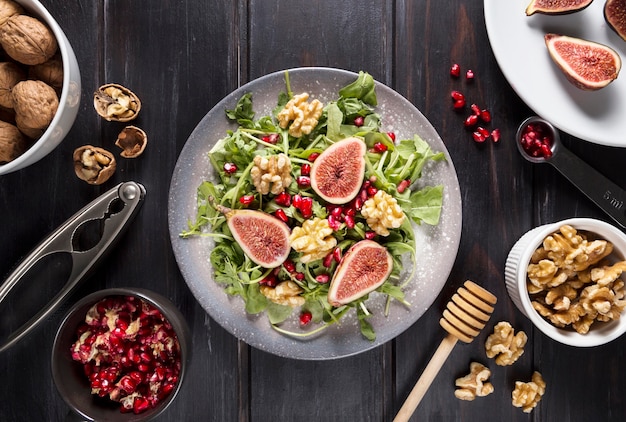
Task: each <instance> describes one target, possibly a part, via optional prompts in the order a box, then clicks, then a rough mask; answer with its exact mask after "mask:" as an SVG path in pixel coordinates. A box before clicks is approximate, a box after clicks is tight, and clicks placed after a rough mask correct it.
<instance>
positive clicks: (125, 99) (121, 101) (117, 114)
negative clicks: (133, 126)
mask: <svg viewBox="0 0 626 422" xmlns="http://www.w3.org/2000/svg"><path fill="white" fill-rule="evenodd" d="M93 106H94V108H95V109H96V112H97V113H98V114H99V115H100V116H102V117H104V118H105V119H106V120H108V121H116V122H128V121H131V120H133V119H135V118H136V117H137V115H138V114H139V110H141V101H140V100H139V97H137V95H135V93H133V92H132V91H131V90H130V89H128V88H126V87H123V86H122V85H118V84H106V85H102V86H101V87H100V88H98V90H97V91H96V92H94V94H93Z"/></svg>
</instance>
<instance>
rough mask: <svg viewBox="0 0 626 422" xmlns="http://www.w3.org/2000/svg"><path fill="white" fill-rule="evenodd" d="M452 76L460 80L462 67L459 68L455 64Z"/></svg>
mask: <svg viewBox="0 0 626 422" xmlns="http://www.w3.org/2000/svg"><path fill="white" fill-rule="evenodd" d="M450 75H451V76H452V77H453V78H458V77H459V76H461V66H459V65H458V64H457V63H454V64H453V65H452V67H450Z"/></svg>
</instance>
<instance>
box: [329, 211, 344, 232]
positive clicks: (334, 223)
mask: <svg viewBox="0 0 626 422" xmlns="http://www.w3.org/2000/svg"><path fill="white" fill-rule="evenodd" d="M327 220H328V226H329V227H330V228H331V229H333V230H334V231H337V230H339V229H341V220H340V217H335V216H334V215H332V214H330V215H329V216H328V217H327Z"/></svg>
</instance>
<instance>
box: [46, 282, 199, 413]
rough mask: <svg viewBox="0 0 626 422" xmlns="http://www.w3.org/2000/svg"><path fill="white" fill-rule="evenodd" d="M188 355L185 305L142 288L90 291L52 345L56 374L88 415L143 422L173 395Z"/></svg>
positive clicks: (60, 385) (57, 381) (59, 385)
mask: <svg viewBox="0 0 626 422" xmlns="http://www.w3.org/2000/svg"><path fill="white" fill-rule="evenodd" d="M190 354H191V335H190V333H189V328H188V327H187V324H186V322H185V319H184V318H183V316H182V314H181V313H180V311H179V310H178V309H177V308H176V307H175V306H174V305H173V304H172V303H171V302H170V301H169V300H168V299H166V298H165V297H163V296H161V295H159V294H157V293H154V292H151V291H148V290H143V289H134V288H118V289H106V290H101V291H98V292H95V293H92V294H90V295H88V296H86V297H85V298H83V299H82V300H80V301H79V302H78V303H77V304H76V305H74V306H73V307H72V309H71V310H70V311H69V312H68V314H67V315H66V317H65V318H64V320H63V322H62V324H61V327H60V328H59V330H58V332H57V335H56V338H55V340H54V346H53V348H52V375H53V378H54V382H55V384H56V386H57V389H58V390H59V393H60V394H61V396H62V397H63V399H64V400H65V401H66V402H67V404H68V405H69V406H70V407H71V408H72V410H74V411H75V412H76V413H78V414H79V415H80V416H81V417H83V418H85V419H87V420H96V421H145V420H149V419H152V418H154V417H156V416H157V415H159V414H160V413H161V412H163V411H164V410H165V409H166V408H167V406H168V405H169V404H170V403H171V402H172V400H173V399H174V398H175V397H176V395H177V393H178V391H179V389H180V386H181V385H182V382H183V378H184V375H185V368H186V367H187V365H188V362H189V360H190Z"/></svg>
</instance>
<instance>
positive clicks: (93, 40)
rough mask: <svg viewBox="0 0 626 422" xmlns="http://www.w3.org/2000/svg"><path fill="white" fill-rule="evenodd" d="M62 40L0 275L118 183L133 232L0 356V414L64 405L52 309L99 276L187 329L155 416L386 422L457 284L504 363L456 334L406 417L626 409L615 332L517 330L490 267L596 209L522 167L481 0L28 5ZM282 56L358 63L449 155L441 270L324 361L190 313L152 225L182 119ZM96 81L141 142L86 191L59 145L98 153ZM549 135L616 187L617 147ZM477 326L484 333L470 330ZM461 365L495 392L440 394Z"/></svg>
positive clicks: (185, 132)
mask: <svg viewBox="0 0 626 422" xmlns="http://www.w3.org/2000/svg"><path fill="white" fill-rule="evenodd" d="M42 3H43V4H44V5H45V6H46V7H48V9H49V10H50V12H51V13H52V14H53V15H54V16H55V17H56V18H57V20H58V21H59V23H60V25H61V27H62V28H63V29H64V30H65V31H66V34H67V37H68V38H69V40H70V42H71V43H72V45H73V48H74V50H75V53H76V56H77V58H78V62H79V65H80V69H81V74H82V85H83V92H82V102H81V106H80V110H79V114H78V117H77V119H76V123H75V125H74V127H73V129H72V130H71V132H70V133H69V135H68V136H67V138H66V140H65V141H64V142H63V143H62V144H61V145H60V146H59V147H58V148H57V149H56V150H55V151H53V153H51V154H50V155H49V156H48V157H46V158H45V159H43V160H41V161H40V162H38V163H37V164H35V165H32V166H30V167H28V168H26V169H24V170H22V171H18V172H16V173H12V174H9V175H6V176H2V177H0V220H1V222H2V223H1V224H0V245H1V246H0V250H1V252H0V274H3V275H4V274H8V273H9V271H10V270H11V268H12V267H13V266H14V265H15V264H16V263H17V262H18V261H19V260H20V258H21V257H23V256H24V255H25V254H26V253H28V252H29V250H30V249H31V248H33V247H34V246H35V245H36V244H37V243H38V242H39V240H40V239H42V238H43V237H44V236H46V235H47V234H48V233H49V232H51V231H52V230H53V229H54V228H56V227H57V226H58V225H59V224H60V223H62V222H63V221H65V220H66V219H67V218H68V217H69V216H71V215H72V214H73V213H74V212H75V211H77V210H78V209H80V208H82V207H83V206H84V205H85V204H86V203H87V202H89V201H90V200H92V199H94V198H95V197H96V196H98V195H99V194H100V193H102V192H104V191H105V190H107V189H109V188H110V187H112V186H114V185H115V184H117V183H119V182H121V181H125V180H136V181H139V182H141V183H143V184H144V185H145V186H146V188H147V191H148V192H149V195H148V196H147V197H146V201H145V204H144V206H143V209H142V210H141V212H140V214H139V216H138V218H137V219H136V220H135V222H134V225H133V227H131V229H130V231H129V233H128V234H127V235H126V236H125V237H124V239H123V241H122V242H121V244H119V245H118V247H117V248H116V249H115V250H114V251H113V252H112V254H111V255H110V256H109V257H108V258H107V260H106V261H105V262H104V263H103V265H102V266H101V267H100V269H99V271H98V272H97V273H96V274H95V275H94V276H93V277H91V278H90V279H89V280H88V281H87V282H85V283H84V284H83V285H82V286H81V288H79V289H78V290H77V291H76V293H75V294H73V295H72V297H71V298H70V300H69V301H68V303H67V304H66V305H65V306H64V308H63V309H61V310H60V311H59V312H57V313H56V314H55V315H54V316H53V317H51V318H50V319H49V320H48V321H46V322H45V324H44V325H43V326H42V327H40V328H39V329H38V330H37V331H36V333H35V334H33V335H32V336H29V337H28V338H27V339H25V340H23V341H22V342H20V343H19V344H18V345H16V346H15V347H13V348H12V349H10V350H9V351H7V352H5V353H3V354H2V355H1V356H0V420H2V421H7V422H8V421H55V420H62V419H63V418H64V417H65V415H66V414H67V412H68V409H69V408H68V407H67V405H66V404H65V403H64V402H63V400H62V399H61V397H60V396H59V394H58V393H57V391H56V388H55V386H54V384H53V381H52V378H51V372H50V353H51V346H52V340H53V336H54V333H55V331H56V328H57V326H58V324H59V322H60V319H61V317H62V314H63V312H64V311H65V310H67V308H68V307H69V305H70V304H71V303H74V302H75V301H76V300H78V299H79V298H80V297H82V296H84V295H86V294H88V293H89V292H91V291H95V290H98V289H102V288H105V287H117V286H136V287H145V288H149V289H152V290H154V291H156V292H159V293H162V294H164V295H166V296H168V297H169V298H170V299H171V300H172V301H173V302H174V303H175V304H176V305H177V306H178V307H179V308H180V310H181V311H182V312H183V313H184V315H185V317H186V319H187V321H188V323H189V325H190V327H191V329H192V331H193V342H194V343H193V344H194V345H193V360H192V363H191V368H190V371H189V376H188V378H187V379H186V382H185V384H184V386H183V388H182V391H181V392H180V395H179V396H178V397H177V399H176V400H175V402H174V403H173V404H172V405H171V407H169V409H168V410H167V411H166V413H165V414H163V415H162V416H161V417H160V420H164V421H165V420H171V421H180V420H186V421H187V420H188V421H195V420H207V421H209V420H210V421H266V420H267V421H269V420H278V421H330V420H337V421H391V420H392V419H393V417H394V415H395V413H396V412H397V411H398V410H399V408H400V406H401V405H402V402H403V401H404V399H405V398H406V397H407V395H408V393H409V391H410V389H411V388H412V386H413V384H414V383H415V381H416V380H417V378H418V376H419V374H420V373H421V372H422V370H423V369H424V367H425V366H426V364H427V362H428V360H429V359H430V357H431V355H432V353H433V352H434V351H435V349H436V346H437V345H438V344H439V342H440V340H441V339H442V337H443V331H442V329H441V328H440V327H439V324H438V320H439V318H440V316H441V313H442V310H443V308H444V306H445V304H446V303H447V301H448V300H449V298H450V296H451V294H452V293H453V292H454V291H455V290H456V289H457V288H458V287H459V286H460V285H461V283H462V282H463V281H464V280H466V279H472V280H475V281H476V282H479V283H480V284H482V285H484V286H485V287H487V288H488V289H489V290H491V291H492V292H494V293H495V294H496V295H497V296H498V298H499V302H498V305H497V307H496V310H495V313H494V315H493V319H492V322H496V321H502V320H506V321H510V322H511V323H512V324H513V326H514V327H515V328H516V329H518V330H520V329H521V330H523V331H525V332H526V333H527V334H528V337H529V340H528V344H527V346H526V349H525V350H526V351H525V353H524V355H523V356H522V357H521V358H520V360H519V361H518V362H517V363H516V364H515V365H513V366H508V367H498V366H496V365H495V363H494V361H493V360H491V359H487V358H486V357H485V352H484V347H483V343H484V340H485V337H486V335H487V333H481V335H480V337H479V338H478V340H477V341H475V342H473V343H472V344H470V345H458V346H457V347H456V348H455V349H454V350H453V352H452V354H451V356H450V358H449V360H448V361H447V362H446V364H445V365H444V367H443V369H442V370H441V372H440V373H439V375H438V377H437V378H436V379H435V381H434V383H433V385H432V387H431V388H430V390H429V391H428V393H427V394H426V396H425V398H424V400H423V401H422V403H421V405H420V406H419V408H418V409H417V411H416V413H415V416H414V417H413V420H429V421H451V420H488V421H503V420H516V421H517V420H519V421H521V420H541V421H556V420H558V421H566V420H567V421H590V420H593V421H618V420H624V419H626V399H625V397H624V392H625V391H626V359H624V358H625V354H624V348H625V347H626V338H621V339H617V340H615V341H613V342H612V343H610V344H607V345H605V346H601V347H596V348H591V349H584V350H583V349H575V348H572V347H569V346H564V345H561V344H559V343H557V342H555V341H552V340H550V339H548V338H547V337H546V336H544V335H543V334H541V333H540V332H539V331H537V330H535V329H533V327H532V325H531V323H530V321H529V320H527V319H526V318H525V317H524V316H522V314H521V313H520V312H519V311H518V310H517V309H516V308H515V306H514V305H513V303H512V302H511V301H510V299H509V297H508V295H507V292H506V289H505V286H504V277H503V272H504V262H505V259H506V257H507V254H508V251H509V249H510V248H511V246H512V245H513V244H514V242H515V241H516V240H517V239H518V238H519V237H520V236H521V235H522V234H523V233H524V232H526V231H527V230H528V229H530V228H532V227H534V226H537V225H539V224H542V223H546V222H551V221H556V220H558V219H563V218H567V217H573V216H590V217H596V218H599V219H603V220H607V221H608V218H607V217H606V216H605V215H604V214H603V213H602V212H601V211H600V210H599V209H597V208H596V207H595V206H594V205H593V204H592V203H591V202H590V201H589V200H587V199H586V198H585V197H584V196H583V195H582V194H581V193H579V192H578V191H577V190H576V189H575V188H574V187H572V186H571V185H570V184H569V183H568V182H567V181H566V180H565V179H564V178H563V177H562V176H561V175H559V174H558V173H557V172H556V171H554V170H553V169H552V168H551V167H549V166H532V165H531V164H529V163H527V162H525V161H523V160H522V159H521V158H520V156H519V154H518V152H517V150H516V147H515V145H514V139H513V137H514V134H515V131H516V128H517V126H518V124H519V123H520V122H521V121H522V120H523V119H524V118H526V117H528V116H529V115H531V114H532V112H531V110H530V109H528V108H527V107H526V105H525V104H523V103H522V101H521V100H520V99H519V98H518V96H517V95H516V94H515V92H514V91H513V90H512V89H511V87H510V86H509V84H508V83H507V81H506V80H505V78H504V77H503V75H502V73H501V72H500V69H499V67H498V65H497V63H496V61H495V59H494V56H493V54H492V51H491V48H490V45H489V41H488V38H487V33H486V30H485V23H484V17H483V4H482V2H481V1H469V0H448V1H440V0H425V1H402V0H381V1H373V0H365V1H349V0H344V1H336V0H317V1H304V0H275V1H265V0H263V1H262V0H248V1H233V2H230V1H216V0H209V1H200V0H196V1H183V0H160V1H155V0H134V1H121V0H117V1H115V0H104V1H79V0H43V1H42ZM453 63H458V64H460V65H461V66H462V67H463V69H468V68H469V69H472V70H473V71H474V72H475V75H476V77H475V80H474V82H473V84H472V85H471V86H470V85H467V84H465V82H464V81H463V79H460V80H454V79H452V78H451V77H450V75H449V68H450V66H451V65H452V64H453ZM299 66H330V67H337V68H342V69H348V70H352V71H359V70H366V71H368V72H369V73H371V74H372V75H373V76H374V77H375V78H376V79H377V80H379V81H381V82H383V83H385V84H387V85H389V86H390V87H392V88H394V89H395V90H396V91H398V92H399V93H400V94H402V95H403V96H405V97H406V98H408V99H409V100H410V101H411V102H412V103H413V104H415V106H416V107H417V108H418V109H420V110H421V111H422V112H423V113H424V115H425V116H426V117H427V118H428V119H429V120H430V122H431V123H432V124H433V126H434V127H435V128H436V129H437V131H438V132H439V134H440V135H441V138H442V139H443V140H444V142H445V144H446V147H447V149H448V150H449V152H450V155H451V157H452V159H453V162H454V165H455V166H456V169H457V173H458V179H459V183H460V187H461V193H462V198H463V230H462V237H461V244H460V248H459V251H458V256H457V259H456V263H455V265H454V267H453V269H452V273H451V274H450V277H449V280H448V282H447V284H446V286H445V287H444V289H443V291H442V292H441V294H440V295H439V297H438V298H437V300H436V301H435V303H434V304H433V305H432V306H431V308H430V309H429V310H428V311H427V313H426V314H425V315H424V316H423V317H422V318H421V319H420V320H419V321H418V322H417V323H415V324H414V325H413V326H412V327H410V328H409V329H408V330H406V332H404V333H403V334H402V335H400V336H399V337H398V338H396V339H395V340H393V341H391V342H389V343H387V344H385V345H383V346H381V347H378V348H376V349H374V350H371V351H368V352H366V353H362V354H359V355H357V356H353V357H348V358H343V359H339V360H331V361H320V362H315V361H299V360H291V359H285V358H281V357H277V356H274V355H271V354H268V353H265V352H262V351H259V350H256V349H253V348H250V347H249V346H247V345H246V344H245V343H241V342H239V341H238V340H237V339H236V338H235V337H233V336H232V335H230V334H229V333H227V332H226V331H225V330H224V329H222V328H221V326H219V325H218V324H217V323H216V322H214V321H213V320H212V319H211V318H210V317H208V316H207V314H206V313H205V312H204V310H203V309H202V308H201V307H200V306H199V305H198V303H197V302H196V300H195V299H194V297H193V296H192V294H191V293H190V291H189V289H188V288H187V285H186V284H185V282H184V280H183V278H182V276H181V274H180V272H179V270H178V267H177V264H176V261H175V259H174V255H173V253H172V248H171V245H170V239H169V234H168V225H167V201H168V189H169V183H170V178H171V174H172V171H173V169H174V165H175V163H176V159H177V157H178V155H179V153H180V151H181V149H182V147H183V145H184V144H185V141H186V140H187V137H188V136H189V134H190V133H191V132H192V130H193V129H194V127H195V126H196V124H197V123H198V122H199V121H200V120H201V118H202V117H203V116H204V115H205V113H206V112H207V111H209V110H210V109H211V107H213V106H214V105H215V104H216V103H217V102H218V101H219V100H220V99H222V98H223V97H224V96H226V95H227V94H228V93H229V92H231V91H232V90H234V89H236V88H237V87H238V86H240V85H242V84H244V83H246V82H248V81H250V80H253V79H255V78H257V77H260V76H262V75H265V74H267V73H270V72H273V71H277V70H282V69H286V68H291V67H299ZM108 82H116V83H120V84H123V85H125V86H127V87H130V88H131V89H133V90H134V91H135V92H136V93H137V94H138V95H139V96H140V97H141V99H142V101H143V107H144V108H143V110H142V112H141V116H140V117H139V119H138V121H137V122H135V123H136V124H137V125H139V126H140V127H142V128H143V129H144V130H146V131H147V132H148V134H149V144H148V147H147V150H146V152H145V153H144V155H143V156H142V157H140V158H139V159H136V160H120V162H119V164H118V171H117V173H116V174H115V176H114V177H113V178H112V179H111V180H109V182H107V183H106V184H105V185H103V186H101V187H94V186H90V185H87V184H86V183H84V182H82V181H80V180H79V179H77V178H76V176H75V175H74V173H73V168H72V160H71V156H72V151H73V150H74V149H75V148H76V147H78V146H80V145H84V144H93V145H98V146H102V147H105V148H109V149H114V148H115V147H114V146H113V141H114V139H115V137H116V135H117V133H118V132H119V130H120V128H121V126H120V125H116V124H112V123H108V122H105V121H104V120H103V119H101V118H100V117H98V116H97V115H96V113H95V111H94V109H93V106H92V93H93V91H94V90H95V89H96V88H97V87H98V86H100V85H101V84H104V83H108ZM457 88H461V89H462V90H463V91H464V92H466V94H467V95H468V96H470V97H471V101H472V102H476V103H477V104H480V105H481V106H483V107H486V108H488V109H489V110H491V112H492V114H493V123H492V125H493V127H498V128H500V130H501V133H502V136H501V141H500V142H499V143H498V144H493V143H490V142H486V143H485V144H483V145H480V146H479V145H477V144H475V143H474V142H473V141H472V140H471V137H470V135H469V134H468V132H467V131H466V130H465V129H464V127H463V124H462V120H463V118H464V115H463V114H457V113H454V112H453V111H452V109H451V100H450V91H451V90H453V89H457ZM564 142H565V144H566V145H567V146H568V147H569V148H571V149H572V150H573V151H574V153H576V154H577V155H579V156H581V157H584V159H585V160H586V161H587V162H589V163H590V164H591V165H592V166H594V167H595V168H597V169H599V170H600V171H602V172H603V173H605V174H606V175H607V176H608V177H610V178H612V179H613V180H614V181H615V182H616V183H618V184H620V185H621V186H622V187H625V188H626V181H625V179H624V177H623V163H624V161H625V160H626V150H624V149H616V148H609V147H604V146H598V145H594V144H590V143H587V142H584V141H581V140H577V139H573V138H571V137H568V136H565V139H564ZM489 327H491V325H490V326H489ZM471 360H478V361H480V362H483V363H484V364H487V365H488V366H489V367H490V368H491V370H492V377H491V381H492V383H493V384H494V386H495V392H494V393H493V394H491V395H489V396H487V397H485V398H478V399H477V400H475V401H473V402H463V401H460V400H457V399H456V398H455V397H454V389H455V387H454V380H455V378H457V377H459V376H462V375H465V374H466V372H467V371H468V367H469V363H470V361H471ZM534 370H538V371H540V372H541V373H542V374H543V376H544V378H545V380H546V382H547V392H546V395H545V397H544V398H543V400H542V402H541V403H540V404H539V406H538V407H537V408H536V409H535V410H534V411H533V412H532V413H531V414H530V415H528V414H526V413H523V412H522V411H521V410H520V409H518V408H515V407H513V406H512V405H511V391H512V389H513V385H514V382H515V381H516V380H524V381H528V380H530V376H531V374H532V372H533V371H534Z"/></svg>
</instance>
